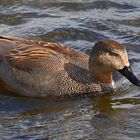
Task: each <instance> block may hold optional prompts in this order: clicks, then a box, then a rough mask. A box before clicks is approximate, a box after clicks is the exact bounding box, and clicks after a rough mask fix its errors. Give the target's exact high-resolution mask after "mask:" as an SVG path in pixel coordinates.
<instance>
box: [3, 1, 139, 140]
mask: <svg viewBox="0 0 140 140" xmlns="http://www.w3.org/2000/svg"><path fill="white" fill-rule="evenodd" d="M0 34H4V35H14V36H18V37H24V38H28V39H36V40H43V41H55V42H59V43H63V44H65V45H67V46H69V47H72V48H76V49H79V50H81V51H83V52H86V53H88V54H89V53H90V50H91V48H92V46H93V44H94V43H95V41H97V40H100V39H105V38H112V39H115V40H117V41H119V42H120V43H122V44H124V45H125V47H126V49H127V51H128V54H129V59H130V62H131V66H132V69H133V70H134V71H135V73H136V75H137V76H138V77H139V78H140V54H139V53H140V1H139V0H133V1H132V0H117V1H116V0H110V1H107V0H106V1H95V0H86V1H84V0H38V1H37V0H0ZM117 75H118V78H115V79H116V83H117V85H118V86H120V85H121V86H122V87H123V90H122V91H121V92H118V93H117V94H112V95H108V96H107V95H106V96H100V97H94V98H82V99H73V100H61V101H46V100H39V99H29V98H24V97H12V96H8V95H5V93H3V94H1V95H0V139H1V140H7V139H10V140H12V139H13V140H16V139H17V140H21V139H25V140H27V139H29V140H39V139H44V140H46V139H50V140H122V139H123V140H139V139H140V98H139V97H140V88H138V87H135V86H133V85H132V84H130V83H129V82H128V81H127V80H126V79H125V78H123V77H122V76H120V75H119V74H117ZM1 93H2V91H1Z"/></svg>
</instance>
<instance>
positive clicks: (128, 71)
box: [118, 66, 140, 87]
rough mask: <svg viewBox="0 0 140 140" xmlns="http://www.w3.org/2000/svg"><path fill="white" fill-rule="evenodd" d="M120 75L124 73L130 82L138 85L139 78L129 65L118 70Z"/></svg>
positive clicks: (139, 82) (139, 84)
mask: <svg viewBox="0 0 140 140" xmlns="http://www.w3.org/2000/svg"><path fill="white" fill-rule="evenodd" d="M118 71H119V72H120V73H121V74H122V75H124V76H125V77H126V78H127V79H128V80H129V81H130V82H131V83H132V84H134V85H136V86H139V87H140V80H139V79H138V78H137V77H136V76H135V75H134V73H133V72H132V70H131V68H130V67H126V66H125V67H124V68H123V69H121V70H118Z"/></svg>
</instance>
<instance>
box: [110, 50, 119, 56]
mask: <svg viewBox="0 0 140 140" xmlns="http://www.w3.org/2000/svg"><path fill="white" fill-rule="evenodd" d="M108 52H109V54H110V55H112V56H118V54H117V53H115V52H112V51H108Z"/></svg>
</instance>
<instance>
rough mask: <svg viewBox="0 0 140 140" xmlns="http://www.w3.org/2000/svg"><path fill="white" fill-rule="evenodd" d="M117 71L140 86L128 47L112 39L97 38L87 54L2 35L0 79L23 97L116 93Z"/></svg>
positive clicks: (48, 43) (53, 43) (53, 44)
mask: <svg viewBox="0 0 140 140" xmlns="http://www.w3.org/2000/svg"><path fill="white" fill-rule="evenodd" d="M114 71H119V72H120V73H121V74H122V75H123V76H125V77H126V78H127V79H128V80H129V81H130V82H131V83H132V84H134V85H136V86H139V87H140V81H139V79H138V78H137V77H136V76H135V75H134V73H133V72H132V69H131V68H130V64H129V60H128V55H127V52H126V49H125V47H124V46H123V45H122V44H120V43H118V42H117V41H114V40H112V39H105V40H100V41H97V42H96V43H95V45H94V46H93V48H92V50H91V54H90V55H87V54H86V53H84V52H81V51H79V50H76V49H73V48H69V47H66V46H64V45H62V44H59V43H55V42H45V41H34V40H27V39H23V38H18V37H11V36H0V81H1V83H4V85H6V87H9V88H10V89H11V90H12V91H14V92H16V93H18V94H19V95H22V96H26V97H37V98H48V97H49V98H50V97H52V98H57V97H58V98H61V97H62V98H64V97H77V96H96V95H100V94H107V93H112V92H114V91H115V90H116V86H115V83H114V80H113V78H112V72H114Z"/></svg>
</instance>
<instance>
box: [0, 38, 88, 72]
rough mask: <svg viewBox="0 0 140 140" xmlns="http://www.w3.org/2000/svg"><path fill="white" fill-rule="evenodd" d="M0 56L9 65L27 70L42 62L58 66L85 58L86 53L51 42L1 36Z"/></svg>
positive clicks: (38, 65) (39, 65) (42, 63)
mask: <svg viewBox="0 0 140 140" xmlns="http://www.w3.org/2000/svg"><path fill="white" fill-rule="evenodd" d="M0 58H4V59H5V60H6V61H7V62H8V63H9V65H10V66H12V67H14V68H16V69H20V70H23V71H26V70H27V71H28V70H32V69H33V68H35V67H41V65H44V63H50V64H51V65H56V66H59V68H60V67H63V65H64V64H65V63H69V62H72V61H75V62H79V61H84V60H87V55H85V54H84V53H81V52H80V51H76V50H74V49H72V48H67V47H64V46H63V45H60V44H57V43H53V42H43V41H32V40H26V39H21V38H14V37H8V36H1V37H0ZM55 70H56V69H55Z"/></svg>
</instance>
